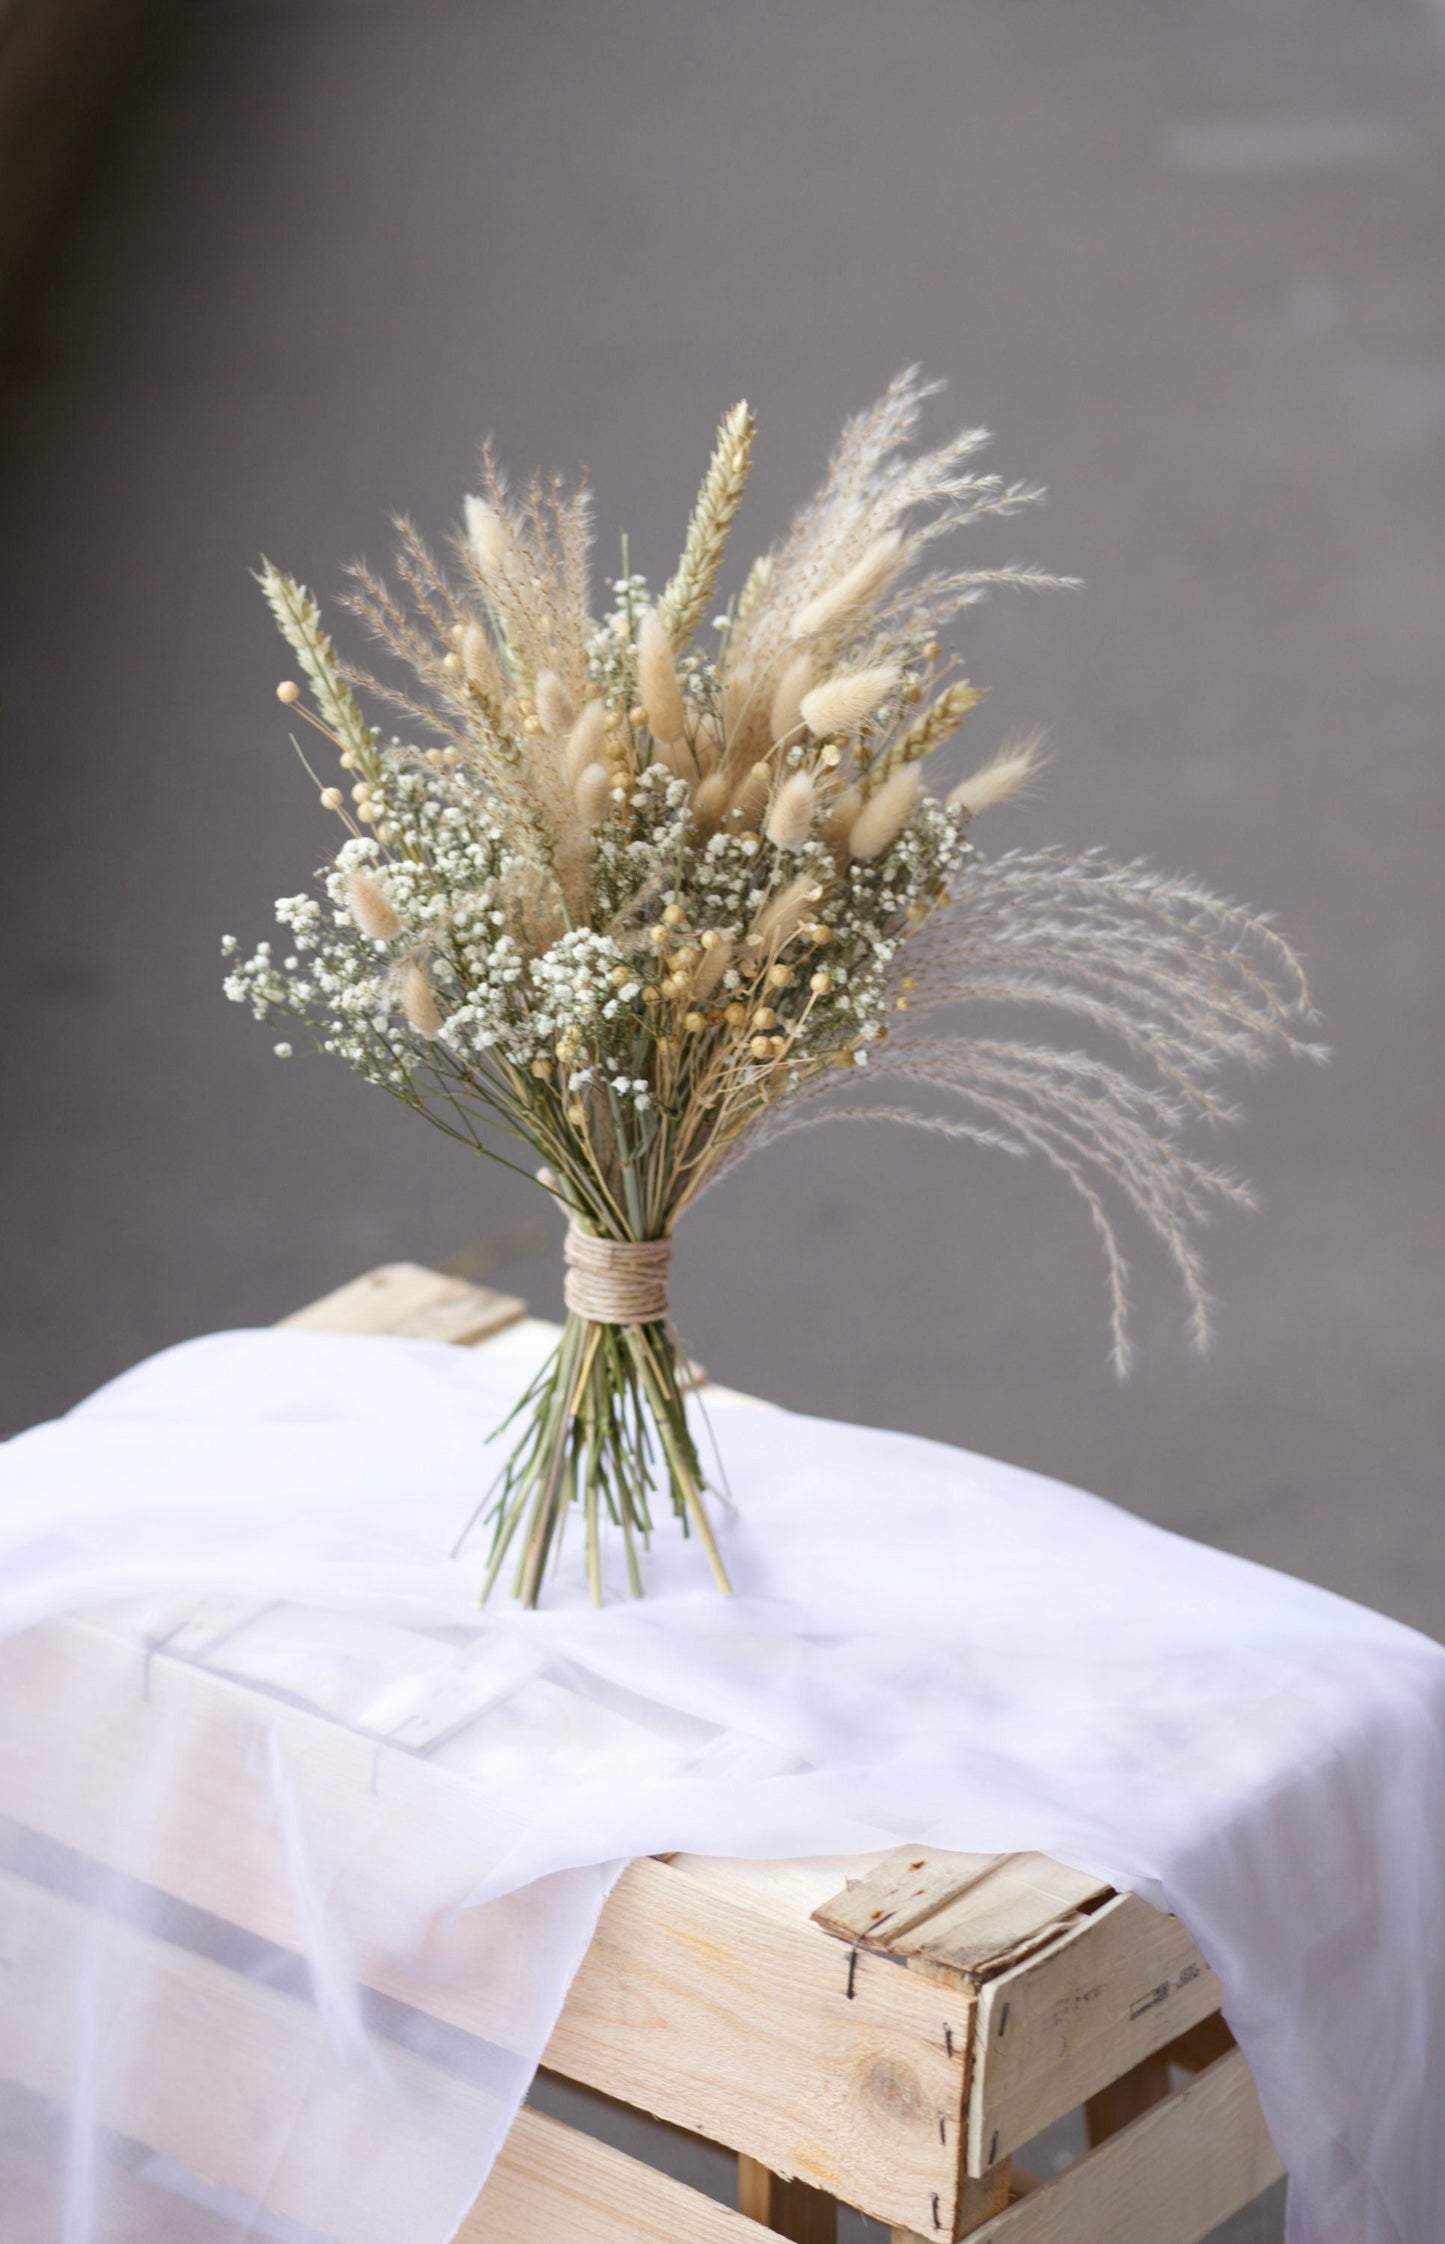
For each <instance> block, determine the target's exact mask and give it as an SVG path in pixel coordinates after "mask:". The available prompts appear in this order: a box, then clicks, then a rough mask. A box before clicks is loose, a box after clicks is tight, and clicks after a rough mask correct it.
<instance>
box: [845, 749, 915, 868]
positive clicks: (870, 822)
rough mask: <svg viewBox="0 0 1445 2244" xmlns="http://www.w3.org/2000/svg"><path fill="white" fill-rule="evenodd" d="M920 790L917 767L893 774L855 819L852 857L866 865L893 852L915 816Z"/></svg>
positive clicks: (850, 839)
mask: <svg viewBox="0 0 1445 2244" xmlns="http://www.w3.org/2000/svg"><path fill="white" fill-rule="evenodd" d="M919 786H920V781H919V776H918V766H917V764H900V765H899V767H898V769H897V770H896V771H893V772H890V773H889V775H888V777H887V778H886V779H885V780H884V782H883V784H882V786H881V787H880V788H879V789H878V791H877V793H876V794H872V795H870V796H869V797H868V800H867V801H866V802H865V803H864V805H863V808H862V809H861V810H860V811H859V813H858V815H857V817H856V818H855V819H854V821H853V827H852V831H851V832H850V834H849V836H848V855H849V856H850V857H853V858H856V859H858V861H859V862H860V863H862V864H871V863H872V861H873V859H874V858H875V857H881V856H882V855H883V852H884V850H885V849H891V848H892V846H893V844H894V842H896V841H897V839H898V837H899V835H900V834H901V833H902V831H903V829H904V827H905V826H906V825H907V824H908V821H909V819H910V818H911V817H912V815H913V806H914V804H915V803H916V802H917V800H918V794H919Z"/></svg>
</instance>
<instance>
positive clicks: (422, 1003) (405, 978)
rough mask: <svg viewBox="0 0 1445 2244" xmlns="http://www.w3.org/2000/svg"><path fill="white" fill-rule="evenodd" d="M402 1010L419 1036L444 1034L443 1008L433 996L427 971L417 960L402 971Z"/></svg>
mask: <svg viewBox="0 0 1445 2244" xmlns="http://www.w3.org/2000/svg"><path fill="white" fill-rule="evenodd" d="M400 997H401V1009H402V1011H403V1013H405V1015H406V1017H407V1020H408V1021H409V1022H410V1023H411V1026H412V1027H413V1028H414V1029H415V1030H416V1033H417V1035H418V1036H428V1037H430V1036H440V1035H441V1032H442V1026H443V1022H442V1015H441V1008H440V1007H439V1006H438V1004H437V1001H436V997H435V995H434V994H433V991H432V986H431V982H430V980H429V979H428V977H427V973H426V969H425V968H424V967H421V966H418V965H417V963H416V961H415V960H412V962H411V964H410V965H408V966H406V967H404V968H403V969H402V976H401V988H400Z"/></svg>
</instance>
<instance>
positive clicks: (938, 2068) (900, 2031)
mask: <svg viewBox="0 0 1445 2244" xmlns="http://www.w3.org/2000/svg"><path fill="white" fill-rule="evenodd" d="M971 2024H972V2020H971V2015H970V2008H969V2005H968V2003H967V2001H966V2000H960V1999H959V1998H958V1996H957V1995H956V1993H955V1992H954V1991H952V1990H946V1989H939V1988H936V1987H934V1986H932V1985H931V1984H930V1983H929V1982H928V1981H926V1980H924V1979H922V1978H916V1977H914V1976H913V1975H912V1974H910V1973H908V1972H903V1971H899V1970H898V1969H897V1968H896V1966H894V1965H892V1964H890V1963H888V1962H887V1961H886V1960H884V1959H882V1958H880V1957H875V1956H868V1955H860V1956H852V1955H851V1954H850V1953H849V1952H848V1951H845V1950H840V1949H839V1947H838V1946H837V1944H836V1943H835V1942H833V1941H831V1940H829V1939H828V1938H827V1937H826V1935H824V1934H822V1933H820V1932H819V1931H818V1930H817V1929H816V1928H815V1927H814V1926H812V1925H811V1924H809V1923H808V1922H807V1921H806V1919H800V1920H797V1921H796V1922H794V1923H791V1924H789V1923H788V1922H786V1921H785V1920H783V1919H781V1918H778V1917H772V1916H768V1915H764V1914H761V1913H759V1912H757V1911H755V1910H752V1909H749V1908H747V1907H745V1906H742V1905H740V1904H739V1903H737V1902H735V1901H733V1900H731V1899H729V1897H728V1896H727V1894H726V1893H725V1892H723V1891H721V1890H719V1889H718V1888H717V1887H708V1886H707V1885H705V1884H704V1883H702V1882H701V1881H698V1880H694V1879H693V1878H690V1877H689V1876H687V1875H686V1874H683V1873H679V1872H678V1871H677V1870H676V1869H675V1868H673V1867H672V1866H671V1865H669V1864H666V1863H660V1862H638V1863H634V1864H633V1865H632V1867H631V1868H630V1869H629V1870H628V1871H627V1872H626V1873H625V1875H624V1876H623V1878H622V1880H621V1881H620V1883H619V1884H618V1886H617V1888H616V1890H615V1892H614V1893H613V1895H612V1898H611V1900H610V1901H609V1903H608V1906H607V1908H606V1910H605V1911H604V1913H603V1917H602V1922H601V1924H600V1925H599V1927H598V1930H597V1933H596V1935H595V1937H594V1939H593V1942H592V1945H591V1947H590V1949H589V1950H588V1953H587V1956H586V1958H585V1959H584V1961H583V1963H582V1966H581V1968H580V1970H579V1972H578V1974H577V1977H576V1980H575V1981H574V1983H573V1986H572V1991H571V1993H570V1995H569V1996H568V1999H567V2003H566V2007H565V2009H564V2010H563V2013H562V2016H561V2019H560V2020H559V2022H558V2025H557V2029H556V2032H555V2033H554V2035H553V2037H552V2041H551V2043H550V2044H549V2046H548V2049H547V2052H546V2056H545V2059H544V2062H545V2063H546V2064H547V2065H548V2066H549V2067H550V2068H551V2069H552V2070H553V2071H555V2072H560V2073H563V2074H565V2075H566V2076H567V2078H568V2079H571V2080H577V2081H582V2082H583V2083H585V2084H587V2085H589V2086H592V2087H597V2088H602V2089H605V2090H608V2091H610V2092H611V2093H612V2094H614V2095H618V2096H622V2097H625V2098H626V2100H627V2102H628V2103H630V2104H634V2105H636V2106H638V2107H640V2108H641V2109H642V2110H643V2111H648V2112H652V2113H655V2114H656V2115H657V2116H658V2117H659V2118H661V2119H667V2120H672V2121H674V2122H675V2123H676V2124H677V2125H679V2126H683V2127H688V2128H691V2129H693V2130H694V2131H695V2132H696V2133H698V2134H702V2135H707V2136H709V2137H711V2139H712V2140H713V2141H715V2142H721V2143H726V2144H728V2145H729V2146H730V2147H731V2148H732V2149H734V2150H737V2151H740V2152H742V2153H744V2154H745V2155H746V2156H748V2157H750V2158H753V2159H756V2160H757V2161H758V2162H759V2164H761V2165H763V2166H765V2167H767V2168H769V2169H770V2171H772V2172H773V2173H775V2174H779V2175H782V2176H783V2177H785V2178H797V2179H799V2180H802V2181H806V2182H809V2183H811V2184H812V2185H813V2186H814V2187H815V2188H817V2189H821V2190H824V2191H826V2192H827V2193H828V2194H829V2195H830V2196H832V2197H835V2198H838V2199H839V2200H841V2201H842V2202H843V2203H845V2204H848V2205H853V2206H856V2207H858V2209H859V2210H860V2211H862V2212H865V2213H868V2214H871V2215H872V2216H873V2217H874V2218H876V2219H878V2220H882V2221H886V2222H888V2223H890V2225H897V2226H900V2227H908V2228H914V2229H918V2230H920V2231H922V2232H924V2233H926V2234H929V2235H934V2236H936V2234H937V2233H938V2230H939V2229H942V2230H944V2231H945V2232H947V2231H948V2229H949V2228H950V2226H951V2223H952V2220H953V2215H954V2208H955V2205H956V2202H957V2197H958V2189H959V2177H960V2169H961V2165H962V2156H963V2140H962V2137H963V2101H964V2091H965V2085H966V2066H967V2054H968V2044H969V2034H970V2028H971ZM935 2222H936V2223H937V2226H935Z"/></svg>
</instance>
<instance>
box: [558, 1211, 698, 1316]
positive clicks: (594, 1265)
mask: <svg viewBox="0 0 1445 2244" xmlns="http://www.w3.org/2000/svg"><path fill="white" fill-rule="evenodd" d="M562 1253H563V1256H564V1258H565V1260H566V1263H567V1277H566V1281H565V1284H564V1286H563V1289H562V1290H563V1293H564V1296H565V1298H566V1302H567V1306H568V1308H569V1309H570V1310H572V1311H573V1313H574V1314H575V1315H576V1316H579V1317H586V1318H588V1319H589V1320H590V1322H591V1323H593V1324H594V1325H655V1324H661V1323H662V1321H663V1319H664V1318H665V1317H666V1315H667V1271H668V1265H669V1263H670V1262H671V1261H672V1241H671V1240H670V1239H594V1238H593V1237H592V1236H591V1234H590V1233H589V1232H586V1231H579V1230H578V1229H577V1226H576V1225H575V1224H574V1223H569V1224H568V1226H567V1237H566V1239H565V1241H564V1242H563V1247H562Z"/></svg>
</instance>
